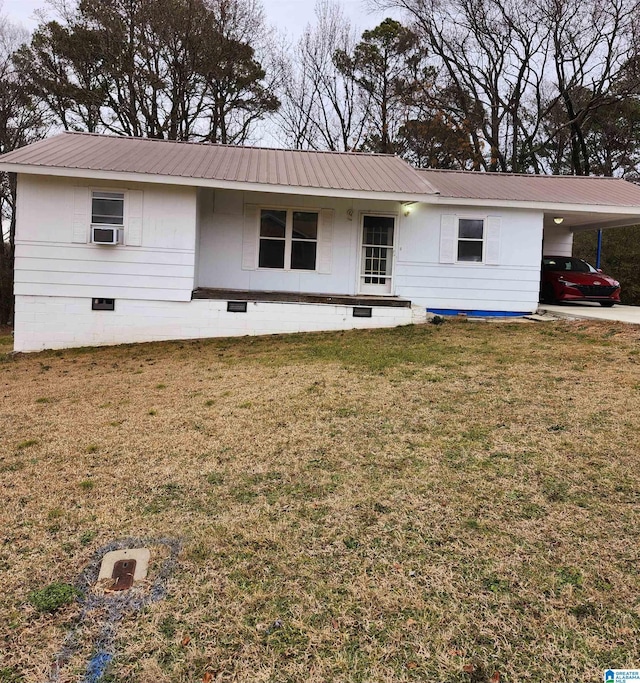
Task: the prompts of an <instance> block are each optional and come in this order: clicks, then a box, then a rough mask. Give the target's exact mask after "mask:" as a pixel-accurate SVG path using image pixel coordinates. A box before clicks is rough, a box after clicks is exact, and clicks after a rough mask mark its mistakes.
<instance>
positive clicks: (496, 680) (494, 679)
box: [489, 671, 500, 683]
mask: <svg viewBox="0 0 640 683" xmlns="http://www.w3.org/2000/svg"><path fill="white" fill-rule="evenodd" d="M489 683H500V672H499V671H496V672H495V673H494V674H493V676H491V678H490V679H489Z"/></svg>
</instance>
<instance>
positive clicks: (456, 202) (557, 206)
mask: <svg viewBox="0 0 640 683" xmlns="http://www.w3.org/2000/svg"><path fill="white" fill-rule="evenodd" d="M426 201H427V202H428V203H430V204H439V205H443V206H469V207H472V206H473V207H486V208H500V209H535V210H540V211H549V212H551V211H553V212H562V211H585V212H590V213H612V214H638V215H639V216H640V205H624V204H613V205H610V204H579V203H572V202H535V201H523V200H519V199H470V198H459V197H443V196H441V195H440V196H437V197H429V198H428V199H427V200H426Z"/></svg>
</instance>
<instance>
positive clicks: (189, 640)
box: [180, 636, 191, 647]
mask: <svg viewBox="0 0 640 683" xmlns="http://www.w3.org/2000/svg"><path fill="white" fill-rule="evenodd" d="M190 642H191V637H190V636H185V637H184V638H183V639H182V641H181V642H180V644H181V645H182V647H187V645H188V644H189V643H190Z"/></svg>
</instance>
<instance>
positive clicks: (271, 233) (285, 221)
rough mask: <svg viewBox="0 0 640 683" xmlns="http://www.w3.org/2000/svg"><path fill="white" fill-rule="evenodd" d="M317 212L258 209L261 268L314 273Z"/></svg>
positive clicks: (259, 262)
mask: <svg viewBox="0 0 640 683" xmlns="http://www.w3.org/2000/svg"><path fill="white" fill-rule="evenodd" d="M317 251H318V212H317V211H297V210H294V209H261V211H260V248H259V256H258V266H259V267H260V268H280V269H283V270H316V256H317Z"/></svg>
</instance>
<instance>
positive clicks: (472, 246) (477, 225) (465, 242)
mask: <svg viewBox="0 0 640 683" xmlns="http://www.w3.org/2000/svg"><path fill="white" fill-rule="evenodd" d="M483 258H484V220H483V219H482V218H460V219H459V220H458V261H470V262H473V263H482V261H483Z"/></svg>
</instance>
